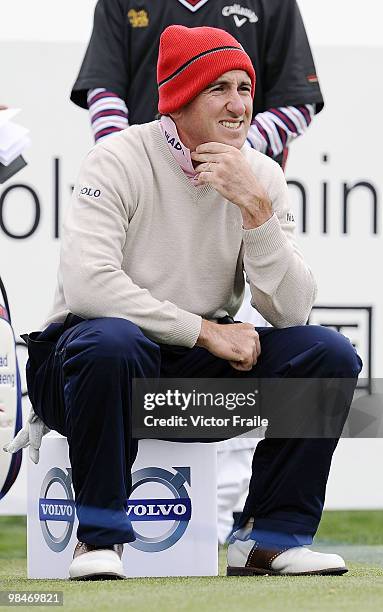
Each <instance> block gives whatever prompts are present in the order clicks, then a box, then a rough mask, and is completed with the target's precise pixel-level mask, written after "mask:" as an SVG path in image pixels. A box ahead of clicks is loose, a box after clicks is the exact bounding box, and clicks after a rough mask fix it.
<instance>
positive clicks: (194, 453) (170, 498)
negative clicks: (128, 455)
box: [28, 434, 218, 578]
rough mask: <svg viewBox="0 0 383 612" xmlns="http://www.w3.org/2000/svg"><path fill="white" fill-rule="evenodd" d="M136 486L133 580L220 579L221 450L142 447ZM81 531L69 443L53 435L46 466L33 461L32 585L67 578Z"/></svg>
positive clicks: (129, 552)
mask: <svg viewBox="0 0 383 612" xmlns="http://www.w3.org/2000/svg"><path fill="white" fill-rule="evenodd" d="M132 481H133V491H132V494H131V496H130V498H129V502H128V510H127V513H128V515H129V518H130V519H131V520H132V525H133V529H134V531H135V533H136V538H137V539H136V540H135V541H134V542H131V543H130V544H125V548H124V554H123V565H124V570H125V572H126V575H127V576H128V577H137V576H216V575H217V573H218V547H217V538H218V535H217V502H216V447H215V445H214V444H198V443H197V444H186V443H176V442H164V441H159V440H142V441H140V443H139V453H138V457H137V459H136V461H135V463H134V466H133V472H132ZM77 525H78V523H77V518H76V515H75V508H74V493H73V487H72V477H71V468H70V464H69V457H68V445H67V441H66V439H65V438H63V437H62V436H60V435H59V434H49V435H48V436H46V437H45V438H44V440H43V444H42V448H41V452H40V462H39V463H38V464H37V465H35V464H33V463H32V462H31V461H30V460H28V577H29V578H67V577H68V568H69V565H70V563H71V560H72V555H73V550H74V547H75V545H76V542H77V538H76V530H77Z"/></svg>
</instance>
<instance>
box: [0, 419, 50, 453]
mask: <svg viewBox="0 0 383 612" xmlns="http://www.w3.org/2000/svg"><path fill="white" fill-rule="evenodd" d="M49 431H50V429H49V427H47V426H46V425H45V423H43V421H42V420H41V419H40V417H38V416H37V414H36V413H35V412H34V410H33V408H31V411H30V413H29V417H28V420H27V422H26V423H25V425H24V427H23V428H22V429H20V431H19V433H18V434H17V436H16V437H15V438H14V439H13V440H12V441H11V442H9V443H8V444H6V445H5V446H4V450H5V451H6V452H8V453H17V451H19V450H20V449H22V448H25V447H26V446H29V456H30V458H31V459H32V461H33V463H38V462H39V458H40V446H41V440H42V439H43V436H45V434H47V433H48V432H49Z"/></svg>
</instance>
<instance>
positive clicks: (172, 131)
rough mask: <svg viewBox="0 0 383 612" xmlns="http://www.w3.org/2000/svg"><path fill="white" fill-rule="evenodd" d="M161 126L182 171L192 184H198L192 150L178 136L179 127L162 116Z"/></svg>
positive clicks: (171, 120)
mask: <svg viewBox="0 0 383 612" xmlns="http://www.w3.org/2000/svg"><path fill="white" fill-rule="evenodd" d="M160 126H161V130H162V133H163V135H164V138H165V140H166V142H167V144H168V147H169V149H170V151H171V152H172V155H173V157H174V159H175V160H176V161H177V162H178V163H179V165H180V166H181V168H182V170H183V171H184V173H185V174H186V176H187V177H188V178H189V179H190V180H191V182H192V183H196V182H197V173H196V171H195V170H194V167H193V163H192V159H191V155H190V150H189V149H188V148H187V147H185V145H184V144H183V143H182V142H181V139H180V137H179V136H178V132H177V126H176V124H175V123H174V121H173V119H171V118H170V117H168V116H167V115H162V117H161V120H160Z"/></svg>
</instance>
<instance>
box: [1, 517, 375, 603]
mask: <svg viewBox="0 0 383 612" xmlns="http://www.w3.org/2000/svg"><path fill="white" fill-rule="evenodd" d="M382 527H383V512H326V513H325V514H324V517H323V520H322V524H321V528H320V531H319V533H318V538H317V542H318V545H319V546H320V545H321V544H322V543H323V544H324V545H326V543H327V544H328V543H329V542H332V543H333V545H332V547H331V550H333V551H334V552H336V551H338V550H339V547H337V545H336V543H339V546H340V547H341V550H342V554H344V555H345V556H346V558H347V557H348V559H354V561H353V562H351V563H348V565H349V568H350V571H349V572H348V574H345V575H344V576H342V577H330V576H328V577H326V576H323V577H322V576H308V577H303V576H302V577H271V576H265V577H257V578H237V577H235V578H227V577H226V576H224V573H225V552H226V551H225V550H224V549H221V551H220V576H218V577H214V578H167V579H164V578H142V579H140V578H135V579H131V580H127V581H117V582H109V581H105V582H88V583H86V582H73V583H72V582H68V581H63V580H34V581H30V580H27V579H26V561H25V520H24V519H23V518H20V517H12V518H11V517H0V589H1V590H4V589H13V590H33V591H37V590H45V591H47V590H58V591H63V592H64V608H65V609H66V610H92V612H98V611H102V610H110V609H114V610H116V611H117V610H123V609H127V610H134V612H152V610H153V611H155V612H165V611H166V612H173V611H178V610H179V611H185V612H210V611H212V612H213V611H214V612H215V611H218V612H219V611H221V610H222V611H224V610H225V611H228V612H231V611H233V612H245V611H246V612H247V611H253V610H262V611H263V610H266V611H268V610H273V611H279V610H285V609H286V608H288V609H289V610H292V612H300V611H302V612H306V611H311V610H317V611H318V612H319V611H321V612H322V611H328V612H338V611H339V612H341V611H343V610H344V611H345V612H354V611H355V612H356V611H358V612H359V611H362V612H369V611H371V612H372V611H374V612H376V611H378V610H381V609H383V603H382V602H383V528H382ZM334 544H335V546H334ZM367 553H368V554H367ZM355 559H358V562H355ZM365 559H369V561H368V562H367V561H365ZM359 561H360V562H359ZM363 561H365V562H363ZM21 609H23V608H21ZM34 609H35V610H39V609H43V608H40V607H34Z"/></svg>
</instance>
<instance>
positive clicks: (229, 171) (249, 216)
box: [191, 142, 273, 229]
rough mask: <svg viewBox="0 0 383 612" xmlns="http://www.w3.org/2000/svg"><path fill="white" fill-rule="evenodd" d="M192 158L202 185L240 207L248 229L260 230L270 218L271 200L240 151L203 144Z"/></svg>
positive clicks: (215, 144) (210, 143) (199, 183)
mask: <svg viewBox="0 0 383 612" xmlns="http://www.w3.org/2000/svg"><path fill="white" fill-rule="evenodd" d="M191 157H192V159H193V161H195V162H198V165H197V166H196V168H195V171H196V172H197V173H198V185H205V184H207V183H210V184H211V185H212V186H213V187H214V189H216V190H217V191H218V192H219V193H220V194H221V195H222V196H223V197H224V198H225V199H226V200H229V201H230V202H232V203H233V204H236V206H238V207H239V208H240V210H241V213H242V218H243V226H244V228H245V229H252V228H255V227H259V226H260V225H262V224H263V223H265V222H266V221H267V220H268V219H270V217H271V216H272V214H273V211H272V206H271V201H270V198H269V197H268V195H267V193H266V191H265V190H264V188H263V187H262V186H261V185H260V183H259V181H258V180H257V178H256V176H255V175H254V173H253V171H252V169H251V167H250V165H249V163H248V162H247V160H246V158H245V157H244V155H243V154H242V153H241V151H240V150H239V149H237V148H236V147H232V146H230V145H226V144H221V143H219V142H207V143H204V144H201V145H199V146H198V147H197V148H196V150H195V151H193V153H192V154H191Z"/></svg>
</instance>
